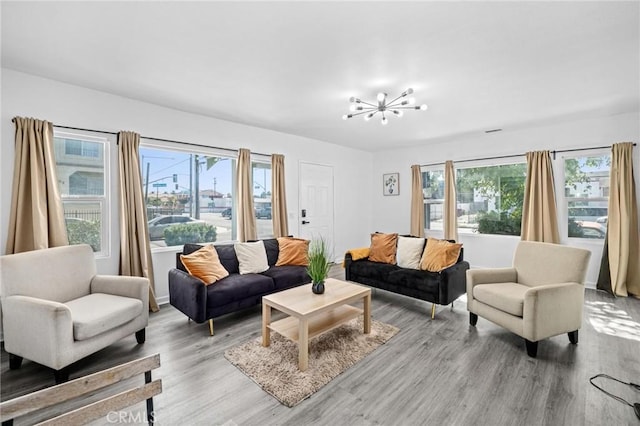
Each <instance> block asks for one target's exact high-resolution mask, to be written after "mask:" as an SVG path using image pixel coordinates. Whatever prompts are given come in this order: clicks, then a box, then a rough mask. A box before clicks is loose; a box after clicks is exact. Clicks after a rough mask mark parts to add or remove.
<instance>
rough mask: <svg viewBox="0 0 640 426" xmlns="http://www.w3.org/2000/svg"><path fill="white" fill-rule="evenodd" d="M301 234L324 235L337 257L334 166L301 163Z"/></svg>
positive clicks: (308, 236) (313, 236)
mask: <svg viewBox="0 0 640 426" xmlns="http://www.w3.org/2000/svg"><path fill="white" fill-rule="evenodd" d="M298 218H299V220H300V223H299V229H300V237H301V238H305V239H308V240H310V239H313V238H319V237H322V238H324V240H325V241H326V242H327V244H328V246H329V248H330V250H331V252H332V253H331V254H332V257H333V248H334V242H333V167H331V166H323V165H320V164H312V163H303V162H301V163H300V205H299V211H298Z"/></svg>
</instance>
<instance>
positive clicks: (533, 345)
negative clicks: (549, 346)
mask: <svg viewBox="0 0 640 426" xmlns="http://www.w3.org/2000/svg"><path fill="white" fill-rule="evenodd" d="M524 342H525V345H526V346H527V354H528V355H529V356H530V357H531V358H535V357H536V356H537V355H538V342H532V341H531V340H527V339H524Z"/></svg>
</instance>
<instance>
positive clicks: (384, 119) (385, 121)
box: [382, 117, 389, 126]
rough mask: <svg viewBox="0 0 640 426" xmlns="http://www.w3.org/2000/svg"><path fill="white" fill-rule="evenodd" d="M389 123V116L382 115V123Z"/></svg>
mask: <svg viewBox="0 0 640 426" xmlns="http://www.w3.org/2000/svg"><path fill="white" fill-rule="evenodd" d="M387 123H389V120H387V117H382V125H383V126H386V125H387Z"/></svg>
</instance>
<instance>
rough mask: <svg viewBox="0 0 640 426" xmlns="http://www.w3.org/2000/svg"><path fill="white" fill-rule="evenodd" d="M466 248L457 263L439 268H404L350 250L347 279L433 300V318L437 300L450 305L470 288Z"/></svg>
mask: <svg viewBox="0 0 640 426" xmlns="http://www.w3.org/2000/svg"><path fill="white" fill-rule="evenodd" d="M463 254H464V249H462V250H460V256H459V257H458V261H457V262H456V264H455V265H453V266H450V267H449V268H446V269H444V270H442V271H440V272H429V271H421V270H417V269H408V268H401V267H399V266H398V265H391V264H388V263H380V262H372V261H370V260H369V259H359V260H353V259H352V257H351V254H350V253H347V254H346V255H345V258H344V267H345V279H346V280H347V281H355V282H358V283H361V284H365V285H368V286H371V287H376V288H380V289H382V290H387V291H391V292H394V293H398V294H402V295H404V296H410V297H414V298H416V299H421V300H425V301H427V302H431V303H433V304H434V305H432V307H431V318H434V316H435V304H436V303H437V304H439V305H448V304H449V303H452V302H453V301H454V300H456V299H457V298H458V297H460V296H462V295H463V294H465V293H466V292H467V278H466V273H467V269H469V262H466V261H464V260H463Z"/></svg>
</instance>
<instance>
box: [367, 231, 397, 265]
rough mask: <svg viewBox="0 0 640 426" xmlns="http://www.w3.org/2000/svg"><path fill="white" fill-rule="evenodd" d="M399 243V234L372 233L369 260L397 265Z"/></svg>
mask: <svg viewBox="0 0 640 426" xmlns="http://www.w3.org/2000/svg"><path fill="white" fill-rule="evenodd" d="M397 245H398V234H380V233H375V234H371V247H370V253H369V260H370V261H372V262H381V263H390V264H392V265H395V264H396V246H397Z"/></svg>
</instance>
